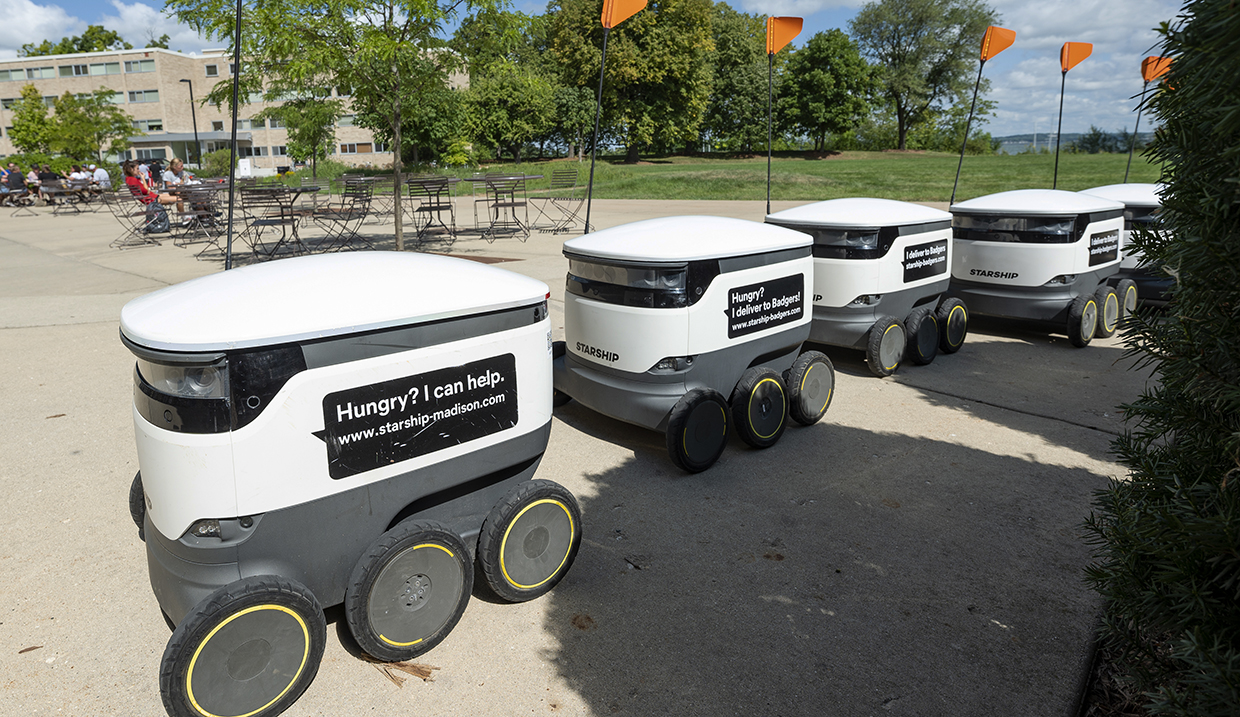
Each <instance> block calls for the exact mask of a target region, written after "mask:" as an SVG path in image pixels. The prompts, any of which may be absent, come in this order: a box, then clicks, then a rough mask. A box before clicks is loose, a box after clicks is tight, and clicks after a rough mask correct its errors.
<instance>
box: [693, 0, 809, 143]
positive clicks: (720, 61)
mask: <svg viewBox="0 0 1240 717" xmlns="http://www.w3.org/2000/svg"><path fill="white" fill-rule="evenodd" d="M711 35H712V39H713V40H714V50H713V51H712V52H711V54H710V56H709V61H710V63H711V66H712V68H713V70H714V72H713V85H712V88H711V95H710V103H709V104H708V105H707V108H706V115H705V118H704V121H703V129H704V130H705V131H706V134H707V135H708V136H709V138H710V139H711V141H712V142H713V143H714V144H715V145H716V146H718V147H720V148H722V149H726V150H729V151H737V152H750V151H753V150H754V149H756V148H758V147H760V146H764V145H765V144H766V134H767V100H768V82H767V81H768V79H769V78H768V74H769V72H768V70H769V69H770V68H768V66H767V65H768V62H767V56H766V23H765V20H764V18H762V17H760V16H758V15H749V14H746V13H740V12H737V11H736V10H733V9H732V7H731V6H729V5H728V4H727V3H724V2H720V3H717V4H716V5H715V7H714V13H713V18H712V22H711ZM787 56H788V51H787V50H785V51H782V52H780V53H779V55H778V56H777V61H778V63H779V64H780V65H782V64H783V62H784V60H785V59H786V57H787Z"/></svg>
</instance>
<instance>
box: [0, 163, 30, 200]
mask: <svg viewBox="0 0 1240 717" xmlns="http://www.w3.org/2000/svg"><path fill="white" fill-rule="evenodd" d="M4 179H5V182H4V203H5V204H7V205H10V206H11V205H12V204H13V201H19V200H20V199H21V197H22V195H24V194H25V192H26V175H24V174H22V171H21V170H20V169H18V168H17V165H16V164H13V163H12V162H9V172H8V174H7V175H5V178H4Z"/></svg>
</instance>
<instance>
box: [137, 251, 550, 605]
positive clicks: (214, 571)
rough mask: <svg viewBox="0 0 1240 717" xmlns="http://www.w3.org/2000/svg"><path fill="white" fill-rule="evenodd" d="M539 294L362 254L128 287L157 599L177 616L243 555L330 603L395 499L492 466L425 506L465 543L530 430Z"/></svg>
mask: <svg viewBox="0 0 1240 717" xmlns="http://www.w3.org/2000/svg"><path fill="white" fill-rule="evenodd" d="M547 297H548V292H547V287H546V285H545V284H543V283H541V282H539V281H536V280H533V279H529V278H527V277H523V276H520V275H517V274H513V273H511V272H507V271H504V270H501V269H496V268H494V267H487V266H485V265H481V264H477V263H474V262H467V261H462V260H459V259H451V258H447V257H433V256H427V255H416V254H396V253H381V252H367V253H358V254H336V255H323V256H313V257H304V258H297V259H286V260H281V261H279V262H272V263H269V264H262V265H255V266H251V267H246V268H242V269H237V270H233V271H229V272H225V273H222V274H215V275H211V276H206V277H203V278H200V279H196V280H193V281H189V282H186V283H184V284H180V285H177V286H173V287H169V288H167V289H163V290H161V291H157V292H155V293H153V294H149V295H147V296H145V297H142V298H139V299H135V300H134V301H132V302H130V303H129V304H127V305H126V306H125V308H124V310H123V311H122V315H121V336H122V340H123V341H124V342H125V344H126V346H128V347H129V348H130V350H131V351H132V352H133V353H134V354H135V355H136V356H137V357H138V364H137V367H136V370H135V377H134V378H135V389H134V409H133V414H134V426H135V435H136V440H137V449H138V460H139V465H140V468H141V482H142V489H143V491H144V494H145V500H146V507H147V509H146V516H145V519H146V526H147V530H146V536H147V549H148V562H149V564H150V566H151V580H152V585H153V587H154V588H155V591H156V595H157V596H158V597H159V598H160V603H161V607H163V609H164V611H165V612H166V613H167V614H168V615H170V616H171V618H172V619H173V620H179V619H180V617H181V615H183V614H184V613H185V612H186V611H187V610H188V609H189V608H190V607H192V606H193V605H194V604H196V602H197V601H198V600H199V599H201V598H202V597H203V596H204V595H205V594H206V593H209V592H210V591H211V590H212V589H214V588H216V587H219V586H221V585H223V584H226V583H227V582H229V581H230V578H231V579H232V580H235V579H238V578H239V577H240V576H243V575H245V574H254V573H255V572H256V571H257V572H272V573H274V574H280V575H287V576H289V577H292V578H295V579H297V580H299V581H301V582H302V583H303V584H305V585H306V586H307V587H309V588H310V589H311V590H312V591H313V592H314V593H315V594H316V595H318V596H319V599H320V600H321V601H322V602H323V604H326V605H330V604H334V601H338V600H339V599H340V598H341V596H342V594H343V589H344V583H345V582H346V581H347V578H348V569H350V568H351V566H352V564H353V562H354V561H356V560H357V558H358V556H359V555H360V553H361V552H362V551H364V549H365V547H366V545H367V544H368V543H369V542H370V541H372V540H374V539H375V538H376V537H377V536H378V535H379V534H381V533H383V531H384V530H387V529H388V528H389V527H391V523H392V521H393V520H395V519H396V518H397V517H398V516H400V515H401V513H402V511H403V510H405V511H407V510H415V508H416V506H417V505H423V504H429V503H435V502H436V501H437V500H439V499H438V498H436V497H435V496H442V495H445V493H444V491H447V490H450V489H453V488H454V487H455V488H458V489H459V486H462V485H464V484H467V483H469V482H470V481H473V480H476V479H478V478H479V476H482V475H491V476H493V477H494V480H493V481H491V483H490V484H488V485H486V486H480V487H479V489H478V493H477V496H476V498H475V497H471V496H461V495H456V496H455V497H454V498H453V499H452V501H448V502H446V503H442V504H440V505H439V506H438V508H437V511H438V512H436V511H435V510H432V511H431V513H433V514H434V517H435V518H436V519H438V520H441V521H443V522H444V523H445V524H448V525H450V526H451V527H452V528H453V529H454V530H456V531H457V532H458V533H460V534H461V535H462V536H463V538H464V539H466V542H469V541H468V539H469V538H470V537H471V536H476V535H477V534H478V530H479V527H480V525H481V522H482V517H483V516H485V514H486V512H487V511H488V510H489V509H490V508H491V506H492V505H494V504H495V502H496V501H497V500H498V498H496V497H495V495H496V493H498V494H499V495H500V496H501V497H502V494H503V491H504V490H507V488H508V487H510V484H512V483H513V482H514V481H517V480H520V479H523V478H528V477H530V476H531V475H532V474H533V471H534V469H535V468H536V467H537V462H538V459H539V458H540V457H541V455H542V452H543V450H544V449H545V447H546V442H547V438H548V436H549V431H550V420H551V392H552V388H551V362H550V343H551V334H550V321H549V320H548V318H547V306H546V300H547ZM419 501H421V503H419ZM475 503H476V505H475ZM449 505H450V506H451V507H450V508H449V507H445V506H449ZM410 506H414V507H413V508H411V507H410ZM293 545H296V546H298V547H296V548H291V547H290V546H293ZM203 566H207V567H203Z"/></svg>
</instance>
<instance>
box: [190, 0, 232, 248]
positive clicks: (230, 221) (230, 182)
mask: <svg viewBox="0 0 1240 717" xmlns="http://www.w3.org/2000/svg"><path fill="white" fill-rule="evenodd" d="M240 83H241V0H237V32H236V35H235V36H234V37H233V87H232V91H233V98H232V100H233V101H232V140H231V141H230V142H229V145H228V146H229V150H228V241H227V245H226V248H225V250H224V271H228V270H229V269H231V268H232V244H233V205H234V204H235V199H236V191H237V186H236V185H237V91H238V89H237V88H238V87H239V86H240ZM198 161H200V162H201V161H202V157H199V158H198Z"/></svg>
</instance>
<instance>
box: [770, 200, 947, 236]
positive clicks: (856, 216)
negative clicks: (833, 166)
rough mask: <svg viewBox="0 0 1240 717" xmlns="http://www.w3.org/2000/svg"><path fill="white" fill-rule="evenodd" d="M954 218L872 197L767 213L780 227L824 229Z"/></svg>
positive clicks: (931, 221)
mask: <svg viewBox="0 0 1240 717" xmlns="http://www.w3.org/2000/svg"><path fill="white" fill-rule="evenodd" d="M951 219H952V215H951V214H949V213H948V212H945V211H943V210H941V209H934V208H932V207H926V206H922V205H920V204H913V203H911V202H899V201H896V200H894V199H874V198H870V197H848V198H845V199H829V200H827V201H825V202H814V203H813V204H805V205H803V206H800V207H793V208H792V209H785V210H784V211H782V212H775V213H774V214H768V215H767V216H766V220H767V221H768V222H771V223H774V224H778V225H779V226H786V227H799V226H805V227H817V228H822V229H881V228H883V227H904V226H913V225H918V224H932V223H937V222H950V221H951Z"/></svg>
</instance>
